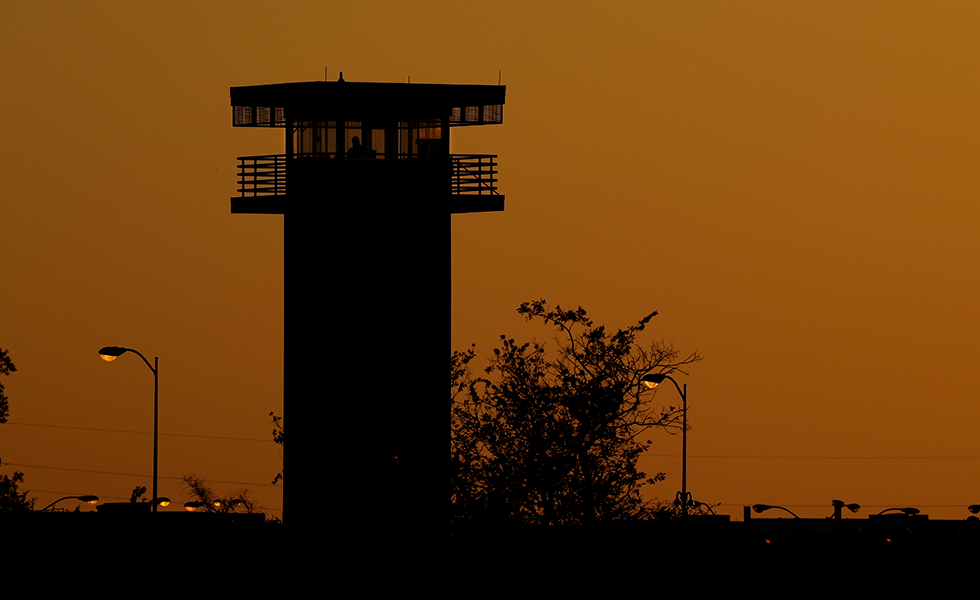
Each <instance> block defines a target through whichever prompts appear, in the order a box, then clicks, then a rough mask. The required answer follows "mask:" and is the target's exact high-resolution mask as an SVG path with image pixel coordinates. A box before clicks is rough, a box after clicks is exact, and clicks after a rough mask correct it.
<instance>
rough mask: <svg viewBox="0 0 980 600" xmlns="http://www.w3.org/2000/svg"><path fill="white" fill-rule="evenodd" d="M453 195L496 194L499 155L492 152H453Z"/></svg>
mask: <svg viewBox="0 0 980 600" xmlns="http://www.w3.org/2000/svg"><path fill="white" fill-rule="evenodd" d="M450 157H451V158H452V160H453V195H454V196H464V195H478V196H483V195H496V194H497V157H496V156H495V155H492V154H451V155H450Z"/></svg>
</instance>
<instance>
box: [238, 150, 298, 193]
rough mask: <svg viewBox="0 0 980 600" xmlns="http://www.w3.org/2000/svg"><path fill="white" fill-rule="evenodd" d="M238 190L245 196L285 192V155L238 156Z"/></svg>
mask: <svg viewBox="0 0 980 600" xmlns="http://www.w3.org/2000/svg"><path fill="white" fill-rule="evenodd" d="M238 192H239V193H240V194H241V195H242V198H244V197H246V196H284V195H285V194H286V155H285V154H266V155H264V156H239V157H238Z"/></svg>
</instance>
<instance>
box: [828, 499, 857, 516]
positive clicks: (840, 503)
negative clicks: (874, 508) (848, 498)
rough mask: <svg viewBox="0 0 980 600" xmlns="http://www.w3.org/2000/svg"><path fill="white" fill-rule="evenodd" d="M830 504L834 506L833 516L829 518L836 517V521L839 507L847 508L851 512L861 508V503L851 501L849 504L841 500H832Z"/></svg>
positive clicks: (839, 512)
mask: <svg viewBox="0 0 980 600" xmlns="http://www.w3.org/2000/svg"><path fill="white" fill-rule="evenodd" d="M830 504H831V506H833V507H834V516H833V517H831V518H833V519H837V520H838V521H839V520H840V518H841V509H842V508H847V510H849V511H851V512H852V513H856V512H857V511H859V510H861V505H860V504H856V503H853V502H852V503H851V504H844V501H843V500H834V501H833V502H831V503H830Z"/></svg>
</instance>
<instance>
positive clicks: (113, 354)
mask: <svg viewBox="0 0 980 600" xmlns="http://www.w3.org/2000/svg"><path fill="white" fill-rule="evenodd" d="M126 352H132V353H134V354H136V355H137V356H139V357H140V358H142V359H143V362H145V363H146V366H147V367H149V368H150V371H153V500H156V498H157V454H158V449H159V444H158V442H159V437H160V436H159V431H160V427H159V426H160V418H159V406H160V370H159V367H160V357H159V356H156V357H154V358H153V364H152V365H151V364H150V361H148V360H146V357H145V356H143V355H142V354H140V352H139V350H133V349H132V348H122V347H120V346H106V347H105V348H103V349H101V350H99V356H100V357H102V360H104V361H106V362H112V361H114V360H116V359H117V358H119V357H120V356H122V355H123V354H125V353H126ZM157 504H158V503H157V502H153V506H152V509H151V510H153V512H156V511H157Z"/></svg>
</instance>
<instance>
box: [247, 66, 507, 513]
mask: <svg viewBox="0 0 980 600" xmlns="http://www.w3.org/2000/svg"><path fill="white" fill-rule="evenodd" d="M504 96H505V88H504V86H499V85H498V86H487V85H441V84H417V83H366V82H348V81H344V80H343V74H341V77H340V79H339V80H337V81H311V82H298V83H280V84H271V85H253V86H244V87H233V88H231V106H232V124H233V126H235V127H259V128H263V127H264V128H268V127H276V128H282V129H284V130H285V148H284V151H283V152H282V153H277V154H265V155H259V156H244V157H240V158H239V159H238V161H239V165H238V195H237V196H236V197H234V198H232V199H231V212H232V213H234V214H260V215H283V227H284V244H285V272H286V278H285V281H286V284H285V287H286V289H285V290H284V293H285V315H284V321H285V333H284V335H285V346H284V348H285V351H284V353H285V356H284V389H283V397H284V400H283V402H284V408H283V411H284V416H285V413H287V412H288V413H289V423H290V452H289V458H290V460H289V461H286V462H288V463H289V467H288V468H284V472H285V471H286V470H288V471H289V487H290V491H289V494H288V496H289V498H290V500H289V501H288V502H286V501H285V500H284V508H285V504H289V511H288V512H289V513H290V516H291V517H294V518H295V517H301V518H302V519H303V520H306V519H315V518H320V519H322V518H323V517H322V515H323V514H324V512H323V509H322V506H315V505H310V504H308V503H310V502H313V499H314V498H316V499H321V500H322V499H323V498H325V497H326V498H327V499H328V502H330V503H331V506H332V508H333V510H334V512H340V513H341V514H344V515H346V516H354V515H356V516H358V517H359V518H366V519H369V520H373V521H372V522H376V521H378V519H380V520H382V521H384V522H385V523H386V524H385V525H384V526H385V527H391V526H396V525H397V526H400V527H401V526H405V524H406V523H414V524H416V525H418V526H419V527H428V526H429V525H430V523H427V521H430V520H432V519H435V518H436V517H437V516H439V517H442V516H444V515H442V511H437V510H436V507H437V506H442V505H443V503H444V502H445V500H444V496H442V495H441V494H438V495H437V494H436V490H440V489H444V487H445V481H444V480H445V477H444V476H443V475H444V472H443V471H442V468H441V466H442V465H444V463H445V460H444V454H443V450H439V448H442V447H443V443H444V439H445V430H444V427H445V422H444V418H445V414H444V408H440V409H439V410H436V405H437V404H439V405H441V402H439V403H437V402H436V399H438V398H441V397H442V395H443V388H444V383H443V372H444V370H445V369H444V365H443V359H444V352H445V347H443V349H441V350H440V349H438V348H436V346H437V342H438V345H441V344H442V343H445V332H446V330H445V329H442V328H443V327H446V326H447V325H446V323H447V316H449V311H448V310H447V308H446V304H445V302H446V300H445V296H443V294H444V293H445V285H446V279H445V274H446V272H445V264H446V263H445V262H444V261H445V260H446V247H445V243H446V234H447V231H446V222H445V221H443V220H442V219H444V218H445V215H446V212H447V209H448V212H449V213H450V214H457V213H473V212H488V211H502V210H503V208H504V196H503V195H501V194H500V193H499V191H498V189H497V161H496V156H493V155H489V154H487V155H474V154H453V153H452V152H451V149H450V135H451V132H452V130H453V129H454V128H456V127H465V126H476V125H488V124H496V123H502V122H503V106H504ZM439 290H442V291H441V292H440V291H439ZM439 340H442V341H441V342H439ZM437 366H438V367H439V368H436V367H437ZM437 374H438V375H439V376H438V377H436V375H437ZM274 400H275V399H271V398H270V407H274V406H275V405H274V404H272V402H274ZM285 405H288V406H289V408H288V410H287V409H286V408H285ZM440 423H442V425H440ZM437 465H439V466H440V468H439V469H437V468H436V466H437ZM284 483H285V479H284ZM323 484H326V487H323ZM284 512H285V511H284ZM304 515H305V516H304ZM314 515H318V516H314ZM426 515H428V516H426ZM284 518H285V517H284ZM439 521H440V523H441V522H442V521H443V519H441V518H440V519H439ZM414 526H415V525H409V527H414Z"/></svg>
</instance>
